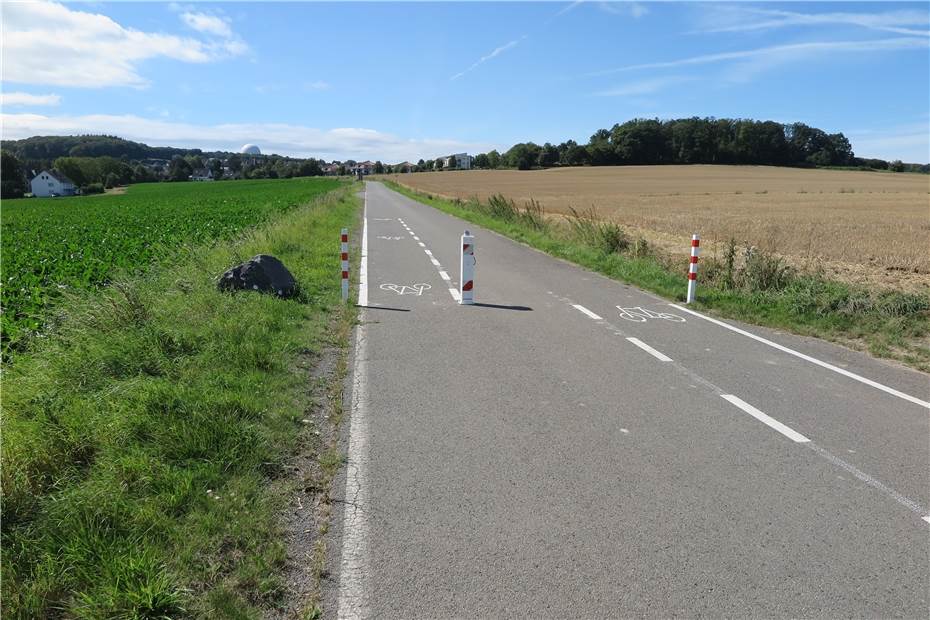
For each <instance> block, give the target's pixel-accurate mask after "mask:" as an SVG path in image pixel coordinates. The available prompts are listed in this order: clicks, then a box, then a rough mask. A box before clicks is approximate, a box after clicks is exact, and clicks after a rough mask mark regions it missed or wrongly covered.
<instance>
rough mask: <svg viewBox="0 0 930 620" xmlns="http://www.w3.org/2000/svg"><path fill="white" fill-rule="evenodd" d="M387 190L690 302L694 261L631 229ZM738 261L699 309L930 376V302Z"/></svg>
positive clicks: (720, 264)
mask: <svg viewBox="0 0 930 620" xmlns="http://www.w3.org/2000/svg"><path fill="white" fill-rule="evenodd" d="M384 182H385V184H386V185H388V186H390V187H391V188H392V189H394V190H395V191H398V192H400V193H402V194H404V195H406V196H408V197H410V198H413V199H415V200H418V201H420V202H422V203H424V204H427V205H430V206H432V207H435V208H437V209H439V210H441V211H445V212H446V213H449V214H451V215H455V216H457V217H460V218H462V219H465V220H468V221H471V222H474V223H475V224H478V225H480V226H483V227H485V228H487V229H489V230H493V231H496V232H499V233H501V234H503V235H506V236H508V237H510V238H512V239H515V240H517V241H520V242H522V243H525V244H527V245H529V246H531V247H534V248H537V249H539V250H542V251H544V252H547V253H548V254H551V255H553V256H558V257H560V258H564V259H566V260H569V261H571V262H574V263H577V264H579V265H582V266H584V267H587V268H588V269H591V270H593V271H597V272H599V273H602V274H604V275H606V276H608V277H611V278H614V279H616V280H621V281H623V282H628V283H630V284H633V285H635V286H638V287H640V288H642V289H645V290H648V291H652V292H653V293H657V294H659V295H661V296H663V297H665V298H667V299H670V300H675V301H684V298H685V293H686V289H687V280H686V279H685V274H686V273H687V271H688V258H687V257H686V256H669V255H663V254H661V253H659V252H657V251H656V250H655V249H654V248H651V247H649V245H648V244H647V243H646V242H645V240H643V239H636V240H634V239H631V238H629V237H628V236H627V235H626V233H625V231H624V230H623V229H622V227H620V226H618V225H616V224H612V223H609V222H601V221H597V220H595V219H594V217H593V216H591V214H586V213H576V214H575V217H574V218H569V220H568V221H567V222H564V223H561V224H559V223H555V222H551V221H545V219H544V218H543V217H542V214H541V212H540V210H539V207H538V205H536V204H535V203H531V204H530V205H527V207H528V208H527V209H523V208H519V207H517V206H516V205H514V204H513V203H512V202H510V201H506V200H504V199H502V198H500V197H497V198H492V199H491V200H489V202H488V203H477V202H475V201H469V202H462V201H456V200H445V199H442V198H437V197H434V196H432V195H429V194H423V193H420V192H416V191H413V190H410V189H408V188H406V187H403V186H401V185H398V184H397V183H395V182H392V181H384ZM507 203H509V207H508V206H507ZM731 252H732V254H733V256H731V257H730V260H727V257H726V256H725V257H724V258H723V259H722V260H715V259H713V258H712V257H704V258H702V260H701V263H700V269H699V283H698V294H697V303H696V304H695V308H696V309H700V310H705V311H709V312H711V313H712V314H716V315H719V316H722V317H727V318H733V319H738V320H742V321H747V322H750V323H755V324H757V325H765V326H768V327H774V328H780V329H785V330H789V331H792V332H794V333H797V334H801V335H808V336H817V337H820V338H825V339H829V340H833V341H835V342H841V343H844V344H847V345H850V346H853V347H856V348H860V349H864V350H867V351H869V352H870V353H872V354H873V355H876V356H879V357H886V358H891V359H895V360H898V361H901V362H903V363H905V364H908V365H910V366H912V367H914V368H917V369H919V370H923V371H925V372H926V371H930V341H928V335H930V294H927V293H923V294H915V293H903V292H888V291H885V292H872V291H868V290H865V289H861V288H856V287H853V286H849V285H846V284H843V283H839V282H834V281H829V280H826V279H824V278H823V277H821V276H820V275H818V274H805V273H799V272H796V271H794V270H792V269H790V268H788V267H787V266H786V265H785V264H784V263H783V262H782V261H780V259H778V258H777V257H775V256H771V255H766V254H764V253H762V252H759V251H753V252H748V253H747V252H745V250H744V251H743V252H742V253H740V252H739V249H738V248H736V246H735V245H733V246H732V248H731ZM737 254H740V255H739V256H737Z"/></svg>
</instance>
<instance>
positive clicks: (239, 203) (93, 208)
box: [0, 178, 339, 350]
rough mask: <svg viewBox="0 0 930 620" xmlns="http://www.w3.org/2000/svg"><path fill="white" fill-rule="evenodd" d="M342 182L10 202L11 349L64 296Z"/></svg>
mask: <svg viewBox="0 0 930 620" xmlns="http://www.w3.org/2000/svg"><path fill="white" fill-rule="evenodd" d="M338 183H339V181H337V180H335V179H320V178H300V179H287V180H283V179H282V180H277V179H276V180H257V181H237V182H234V183H233V182H229V183H170V184H169V183H154V184H144V185H134V186H131V187H130V188H128V191H127V192H126V193H125V194H119V195H113V194H110V195H101V196H87V197H74V198H24V199H20V200H5V201H3V213H2V221H3V223H2V243H0V250H2V267H0V286H2V290H0V303H2V307H3V314H2V335H3V336H2V337H3V348H4V350H8V349H9V348H10V347H11V346H12V347H14V348H15V347H16V346H17V345H18V344H20V343H21V342H22V341H23V340H24V339H26V338H28V337H29V335H30V334H32V333H34V332H35V331H36V330H38V329H40V328H41V326H42V325H43V323H44V322H45V320H46V319H47V315H48V312H49V309H50V306H51V305H52V304H54V302H55V301H56V299H58V298H60V297H61V296H62V293H63V292H64V291H67V290H69V289H89V288H93V287H96V286H98V285H100V284H102V283H105V282H107V281H108V280H109V279H110V278H111V277H112V276H113V275H114V274H116V273H123V274H128V273H133V272H136V271H138V270H140V269H142V268H145V267H147V266H148V265H150V264H151V263H152V262H153V261H155V260H157V259H159V258H163V257H164V256H165V255H166V254H167V253H168V252H169V251H170V250H172V249H174V248H177V247H178V246H182V245H191V244H201V243H204V242H210V241H213V240H217V239H228V238H231V237H232V236H233V235H235V234H237V233H239V232H240V231H242V230H243V229H245V228H248V227H251V226H255V225H257V224H260V223H262V222H264V221H266V220H267V219H268V218H269V217H271V216H274V215H276V214H280V213H282V212H285V211H287V210H289V209H292V208H293V207H295V206H296V205H298V204H303V203H306V202H307V201H309V200H310V199H312V198H313V197H315V196H319V195H321V194H323V193H325V192H327V191H330V190H332V189H334V188H335V187H336V186H337V185H338Z"/></svg>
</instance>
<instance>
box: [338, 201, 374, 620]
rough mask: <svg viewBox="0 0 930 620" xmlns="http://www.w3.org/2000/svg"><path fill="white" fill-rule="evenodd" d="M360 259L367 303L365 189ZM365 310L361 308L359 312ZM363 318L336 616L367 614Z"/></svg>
mask: <svg viewBox="0 0 930 620" xmlns="http://www.w3.org/2000/svg"><path fill="white" fill-rule="evenodd" d="M365 197H366V200H365V220H364V224H363V228H362V263H361V267H360V268H359V292H358V304H359V305H360V306H362V307H363V308H364V306H366V305H368V217H367V214H368V200H367V197H368V192H367V188H366V192H365ZM364 312H365V311H364V310H362V313H364ZM365 331H366V329H365V322H364V321H360V322H359V324H358V326H357V327H356V328H355V359H354V360H353V361H354V366H355V372H354V373H353V375H352V396H351V398H352V402H351V414H350V415H351V424H350V426H349V453H348V458H347V463H346V489H345V498H344V500H345V502H344V506H345V513H344V514H343V519H342V561H341V565H340V569H339V599H338V603H337V605H338V611H337V617H338V618H340V619H343V618H346V619H348V618H367V617H368V615H369V613H370V609H369V604H368V514H367V512H368V418H367V415H368V383H367V381H368V360H367V358H366V355H367V352H366V346H365V343H366V336H365Z"/></svg>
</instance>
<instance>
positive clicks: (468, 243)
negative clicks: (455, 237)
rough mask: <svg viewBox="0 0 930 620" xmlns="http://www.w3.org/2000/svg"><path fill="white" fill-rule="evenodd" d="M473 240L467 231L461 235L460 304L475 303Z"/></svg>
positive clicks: (476, 261) (475, 262)
mask: <svg viewBox="0 0 930 620" xmlns="http://www.w3.org/2000/svg"><path fill="white" fill-rule="evenodd" d="M477 263H478V260H477V259H476V258H475V238H474V237H473V236H472V234H471V233H470V232H468V231H467V230H466V231H465V234H464V235H462V262H461V268H460V269H459V292H460V293H461V295H460V296H461V300H460V301H459V303H460V304H463V305H471V304H473V303H475V265H476V264H477Z"/></svg>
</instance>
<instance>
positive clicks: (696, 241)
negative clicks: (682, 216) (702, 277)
mask: <svg viewBox="0 0 930 620" xmlns="http://www.w3.org/2000/svg"><path fill="white" fill-rule="evenodd" d="M700 246H701V237H700V235H696V234H695V235H691V265H690V266H689V267H688V298H687V299H686V300H685V303H688V304H690V303H691V302H693V301H694V292H695V289H697V262H698V251H699V250H700Z"/></svg>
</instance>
